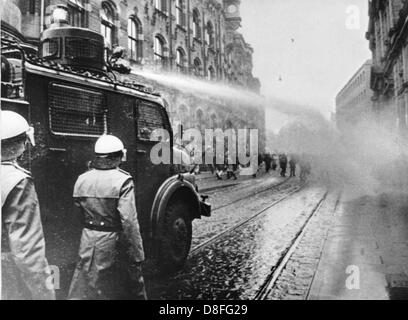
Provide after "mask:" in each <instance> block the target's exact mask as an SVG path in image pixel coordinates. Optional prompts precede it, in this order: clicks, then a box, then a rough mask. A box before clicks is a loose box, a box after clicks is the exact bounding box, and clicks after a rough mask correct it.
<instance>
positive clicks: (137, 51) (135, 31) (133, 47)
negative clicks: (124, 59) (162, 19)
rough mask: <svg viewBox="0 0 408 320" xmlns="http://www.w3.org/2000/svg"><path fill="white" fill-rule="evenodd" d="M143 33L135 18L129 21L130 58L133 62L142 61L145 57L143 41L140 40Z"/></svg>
mask: <svg viewBox="0 0 408 320" xmlns="http://www.w3.org/2000/svg"><path fill="white" fill-rule="evenodd" d="M140 34H142V32H141V25H140V22H139V21H137V20H136V19H134V18H129V20H128V47H129V53H130V54H129V57H130V59H131V60H133V61H140V60H141V58H142V55H143V41H141V40H140V39H139V35H140Z"/></svg>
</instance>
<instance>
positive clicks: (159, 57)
mask: <svg viewBox="0 0 408 320" xmlns="http://www.w3.org/2000/svg"><path fill="white" fill-rule="evenodd" d="M164 44H165V42H164V39H163V38H162V37H161V36H159V35H157V36H156V37H155V38H154V61H155V63H156V66H160V67H164V66H165V56H164Z"/></svg>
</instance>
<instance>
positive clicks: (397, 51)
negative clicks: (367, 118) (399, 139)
mask: <svg viewBox="0 0 408 320" xmlns="http://www.w3.org/2000/svg"><path fill="white" fill-rule="evenodd" d="M369 16H370V22H369V28H368V32H367V39H368V40H369V43H370V50H371V51H372V56H373V57H372V60H373V66H372V72H371V88H372V90H373V98H372V100H373V108H374V111H375V114H376V116H377V118H378V119H379V124H383V125H385V126H386V127H387V129H390V130H392V131H394V132H398V133H400V134H402V135H404V136H406V135H407V116H408V113H407V110H408V108H407V107H408V91H407V87H408V43H407V40H408V23H407V17H408V2H407V1H403V0H371V1H369Z"/></svg>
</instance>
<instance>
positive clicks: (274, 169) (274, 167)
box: [272, 154, 278, 171]
mask: <svg viewBox="0 0 408 320" xmlns="http://www.w3.org/2000/svg"><path fill="white" fill-rule="evenodd" d="M276 157H277V155H276V154H273V155H272V170H273V171H276V169H277V168H278V161H277V159H276Z"/></svg>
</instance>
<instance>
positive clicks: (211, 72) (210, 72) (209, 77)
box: [207, 66, 215, 81]
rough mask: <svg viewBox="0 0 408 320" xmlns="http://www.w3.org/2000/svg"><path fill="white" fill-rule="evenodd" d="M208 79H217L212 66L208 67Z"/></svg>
mask: <svg viewBox="0 0 408 320" xmlns="http://www.w3.org/2000/svg"><path fill="white" fill-rule="evenodd" d="M207 79H208V80H210V81H213V80H215V70H214V68H213V67H212V66H211V67H209V68H208V74H207Z"/></svg>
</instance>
